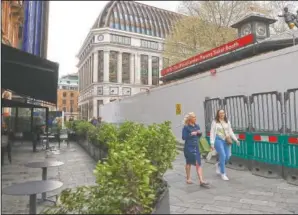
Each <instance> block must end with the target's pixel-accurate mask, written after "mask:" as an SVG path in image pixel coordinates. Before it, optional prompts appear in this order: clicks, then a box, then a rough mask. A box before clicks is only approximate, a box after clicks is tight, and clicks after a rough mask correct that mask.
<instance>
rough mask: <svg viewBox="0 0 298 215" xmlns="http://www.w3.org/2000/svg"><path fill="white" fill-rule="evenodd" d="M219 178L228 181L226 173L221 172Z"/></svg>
mask: <svg viewBox="0 0 298 215" xmlns="http://www.w3.org/2000/svg"><path fill="white" fill-rule="evenodd" d="M221 179H222V180H224V181H228V180H229V178H228V177H227V176H226V174H222V175H221Z"/></svg>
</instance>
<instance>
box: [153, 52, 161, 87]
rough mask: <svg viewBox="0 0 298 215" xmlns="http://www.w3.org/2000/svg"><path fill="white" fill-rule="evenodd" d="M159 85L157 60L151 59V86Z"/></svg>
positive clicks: (155, 58) (156, 58)
mask: <svg viewBox="0 0 298 215" xmlns="http://www.w3.org/2000/svg"><path fill="white" fill-rule="evenodd" d="M158 84H159V58H158V57H152V85H158Z"/></svg>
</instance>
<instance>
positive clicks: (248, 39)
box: [161, 34, 254, 76]
mask: <svg viewBox="0 0 298 215" xmlns="http://www.w3.org/2000/svg"><path fill="white" fill-rule="evenodd" d="M252 43H254V35H253V34H249V35H246V36H244V37H241V38H239V39H237V40H234V41H232V42H229V43H226V44H224V45H222V46H219V47H216V48H214V49H211V50H209V51H206V52H203V53H201V54H198V55H196V56H193V57H191V58H189V59H187V60H184V61H182V62H180V63H177V64H175V65H173V66H170V67H168V68H165V69H163V70H161V75H162V76H165V75H168V74H170V73H172V72H176V71H177V70H180V69H183V68H185V67H188V66H191V65H193V64H196V63H199V62H202V61H204V60H208V59H211V58H213V57H216V56H219V55H222V54H225V53H227V52H230V51H234V50H236V49H238V48H241V47H244V46H247V45H249V44H252Z"/></svg>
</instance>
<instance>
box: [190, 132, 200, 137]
mask: <svg viewBox="0 0 298 215" xmlns="http://www.w3.org/2000/svg"><path fill="white" fill-rule="evenodd" d="M190 134H191V136H195V135H197V134H198V132H197V131H193V132H191V133H190Z"/></svg>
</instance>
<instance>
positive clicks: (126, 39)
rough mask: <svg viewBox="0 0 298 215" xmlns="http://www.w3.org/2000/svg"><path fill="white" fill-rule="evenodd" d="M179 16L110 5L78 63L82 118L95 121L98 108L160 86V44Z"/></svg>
mask: <svg viewBox="0 0 298 215" xmlns="http://www.w3.org/2000/svg"><path fill="white" fill-rule="evenodd" d="M181 17H182V15H180V14H177V13H174V12H170V11H166V10H163V9H159V8H155V7H152V6H148V5H145V4H142V3H138V2H134V1H111V2H109V3H107V5H106V6H105V8H104V9H103V11H102V12H101V13H100V15H99V17H98V18H97V19H96V21H95V23H94V25H93V27H92V29H91V30H90V32H89V34H88V36H87V38H86V39H85V41H84V43H83V46H82V47H81V49H80V50H79V53H78V55H77V57H78V59H79V63H78V65H77V67H78V74H79V92H80V96H79V107H80V111H81V113H80V114H81V115H82V118H84V119H89V118H91V117H93V116H94V117H98V116H99V106H100V105H104V104H107V103H109V102H112V101H115V100H118V99H121V98H122V97H127V96H131V95H134V94H136V93H139V92H143V91H147V90H148V89H150V88H151V87H154V86H157V85H159V84H160V81H159V78H160V71H161V69H163V68H165V67H167V66H168V59H165V58H163V57H162V52H163V45H164V40H165V37H166V35H167V34H169V32H170V29H171V27H172V26H173V24H174V23H175V22H176V21H178V20H179V19H180V18H181Z"/></svg>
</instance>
